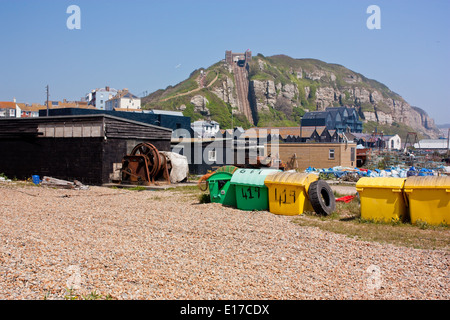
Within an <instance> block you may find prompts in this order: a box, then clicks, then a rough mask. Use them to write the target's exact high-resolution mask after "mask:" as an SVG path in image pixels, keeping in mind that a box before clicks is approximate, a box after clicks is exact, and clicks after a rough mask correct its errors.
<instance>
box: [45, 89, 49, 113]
mask: <svg viewBox="0 0 450 320" xmlns="http://www.w3.org/2000/svg"><path fill="white" fill-rule="evenodd" d="M45 89H47V117H48V97H49V90H48V85H47V86H46V87H45Z"/></svg>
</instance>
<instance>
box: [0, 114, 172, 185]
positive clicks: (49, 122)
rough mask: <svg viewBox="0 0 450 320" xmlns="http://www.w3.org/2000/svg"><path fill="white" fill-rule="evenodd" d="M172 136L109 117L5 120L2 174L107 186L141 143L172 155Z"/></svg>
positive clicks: (0, 128) (0, 142)
mask: <svg viewBox="0 0 450 320" xmlns="http://www.w3.org/2000/svg"><path fill="white" fill-rule="evenodd" d="M171 134H172V130H171V129H168V128H163V127H159V126H155V125H150V124H146V123H142V122H137V121H132V120H128V119H124V118H119V117H114V116H110V115H105V114H98V115H78V116H57V117H39V118H17V119H11V118H8V119H0V173H4V174H5V175H6V176H8V177H10V178H14V177H16V178H17V179H27V178H30V177H31V176H32V175H39V176H41V179H42V176H50V177H53V178H57V179H63V180H69V181H73V180H78V181H80V182H82V183H83V184H88V185H103V184H107V183H109V182H111V180H112V177H113V174H114V171H115V170H117V168H118V167H120V164H121V161H122V158H123V157H124V156H125V155H127V154H129V153H130V152H131V150H132V149H133V147H135V146H136V145H137V144H139V143H142V142H148V143H151V144H153V145H154V146H155V147H156V148H158V150H160V151H170V139H171Z"/></svg>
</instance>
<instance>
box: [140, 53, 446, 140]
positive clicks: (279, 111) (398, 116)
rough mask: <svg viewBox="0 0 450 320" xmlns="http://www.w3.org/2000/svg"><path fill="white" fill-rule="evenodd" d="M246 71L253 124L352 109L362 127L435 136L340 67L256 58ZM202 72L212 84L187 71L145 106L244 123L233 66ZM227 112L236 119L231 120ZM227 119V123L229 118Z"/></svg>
mask: <svg viewBox="0 0 450 320" xmlns="http://www.w3.org/2000/svg"><path fill="white" fill-rule="evenodd" d="M248 70H249V72H248V79H249V97H248V98H249V101H250V104H251V108H252V109H253V112H252V113H253V117H254V118H255V120H256V121H255V122H256V124H257V125H259V126H268V125H271V126H295V125H298V124H299V123H300V120H301V116H302V115H303V114H304V113H305V112H307V111H316V110H318V111H320V110H324V109H325V108H327V107H332V106H342V105H346V106H351V107H355V108H357V110H358V112H359V115H360V117H361V119H362V120H363V121H364V122H366V124H367V126H368V127H371V128H374V126H379V125H381V126H385V128H386V127H393V128H394V127H400V126H402V128H403V129H404V130H411V131H416V132H418V133H420V134H422V135H423V136H426V137H430V138H436V137H438V136H439V130H438V128H437V127H436V125H435V122H434V120H433V119H432V118H430V117H429V116H428V115H427V113H426V112H425V111H423V110H422V109H420V108H417V107H412V106H411V105H410V104H408V103H407V102H406V101H405V100H404V99H403V98H402V97H401V96H400V95H398V94H396V93H395V92H392V91H391V90H390V89H389V88H387V87H386V86H385V85H383V84H381V83H379V82H377V81H374V80H370V79H367V78H366V77H364V76H363V75H361V74H359V73H356V72H354V71H351V70H349V69H347V68H345V67H343V66H340V65H336V64H328V63H325V62H323V61H320V60H314V59H293V58H290V57H287V56H284V55H279V56H272V57H264V56H262V55H260V54H259V55H257V56H254V57H253V58H252V61H251V63H250V65H249V69H248ZM205 73H206V74H211V75H216V74H217V75H218V77H217V79H216V80H215V81H212V80H211V79H213V76H211V77H210V78H209V79H210V80H209V81H212V82H213V83H212V84H211V85H208V86H206V87H203V88H199V87H198V85H197V82H198V81H195V79H197V78H198V77H199V73H198V72H193V73H192V74H191V77H190V78H189V79H187V80H186V81H184V82H182V83H180V84H179V85H177V86H175V87H170V88H168V89H166V90H158V91H157V92H155V93H153V94H151V95H149V96H148V97H146V98H144V103H146V104H148V107H150V108H151V107H158V108H168V109H175V110H182V111H183V113H185V115H188V116H190V117H191V118H192V117H193V118H194V119H200V118H204V117H205V116H206V117H207V118H208V119H212V120H215V121H218V122H219V123H220V124H221V126H222V127H227V126H229V125H233V124H234V125H244V124H246V123H247V125H249V123H248V121H246V119H245V115H243V114H240V111H239V108H238V104H239V103H238V97H237V93H236V92H237V90H238V88H237V87H236V79H235V75H234V73H233V68H232V67H231V66H230V65H228V64H227V63H225V62H224V61H222V62H219V63H217V64H215V65H213V66H211V67H210V68H208V69H207V70H206V72H205ZM208 83H210V82H208ZM191 92H192V93H191ZM170 96H172V97H173V98H170ZM231 114H235V115H236V116H235V117H231ZM231 118H233V120H229V119H231ZM232 121H234V122H232ZM236 121H239V122H236ZM369 125H370V126H369Z"/></svg>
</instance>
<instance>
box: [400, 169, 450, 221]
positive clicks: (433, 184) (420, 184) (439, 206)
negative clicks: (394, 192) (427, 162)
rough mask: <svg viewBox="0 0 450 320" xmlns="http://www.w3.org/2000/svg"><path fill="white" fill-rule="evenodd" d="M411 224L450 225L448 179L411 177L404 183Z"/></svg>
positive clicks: (441, 177)
mask: <svg viewBox="0 0 450 320" xmlns="http://www.w3.org/2000/svg"><path fill="white" fill-rule="evenodd" d="M405 193H406V195H407V198H408V200H409V214H410V217H411V223H413V224H415V223H416V222H418V221H422V222H426V223H428V224H430V225H439V224H447V225H449V224H450V177H447V176H425V177H421V176H413V177H409V178H408V179H407V180H406V183H405Z"/></svg>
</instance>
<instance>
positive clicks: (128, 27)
mask: <svg viewBox="0 0 450 320" xmlns="http://www.w3.org/2000/svg"><path fill="white" fill-rule="evenodd" d="M70 5H78V6H79V7H80V10H81V29H80V30H69V29H68V28H67V26H66V21H67V19H68V18H69V17H70V14H68V13H66V10H67V7H68V6H70ZM370 5H377V6H379V7H380V9H381V29H379V30H369V29H368V28H367V27H366V21H367V19H368V18H369V16H370V14H368V13H366V10H367V8H368V6H370ZM449 14H450V1H448V0H429V1H424V0H421V1H417V0H408V1H407V0H392V1H384V0H383V1H379V0H371V1H365V0H342V1H335V0H323V1H320V0H319V1H301V0H295V1H290V0H259V1H254V0H241V1H237V0H228V1H219V0H207V1H206V0H165V1H150V0H127V1H125V0H108V1H106V0H89V1H77V0H70V1H66V0H52V1H50V0H0V36H1V40H2V47H1V50H0V101H11V100H12V99H13V98H14V97H15V98H16V100H17V101H18V102H27V103H32V102H38V103H44V101H45V86H46V85H47V84H48V85H49V86H50V94H51V97H50V98H51V99H53V100H62V99H64V98H65V99H67V100H79V99H80V98H81V97H83V96H84V95H85V94H86V93H88V92H89V91H90V90H91V89H95V88H99V87H104V86H110V87H113V88H117V89H122V88H129V89H130V90H131V91H132V92H133V93H134V94H136V95H142V93H143V92H145V91H147V92H148V93H151V92H153V91H155V90H158V89H163V88H166V87H167V86H169V85H175V84H177V83H179V82H180V81H182V80H184V79H186V78H187V77H188V76H189V74H190V73H191V72H192V71H194V70H195V69H198V68H200V67H209V66H210V65H212V64H214V63H216V62H217V61H219V60H221V59H223V58H224V55H225V50H233V51H235V52H243V51H245V50H247V49H250V50H251V51H252V53H253V54H254V55H256V54H258V53H262V54H263V55H265V56H270V55H274V54H286V55H288V56H291V57H293V58H315V59H320V60H323V61H325V62H329V63H337V64H341V65H343V66H345V67H347V68H349V69H351V70H353V71H356V72H359V73H361V74H363V75H365V76H366V77H368V78H371V79H375V80H377V81H380V82H382V83H384V84H385V85H387V86H388V87H389V88H390V89H391V90H392V91H395V92H397V93H398V94H400V95H401V96H403V98H404V99H405V100H406V101H408V102H409V103H410V104H411V105H413V106H418V107H421V108H422V109H424V110H425V111H427V112H428V114H429V115H430V116H431V117H433V118H434V119H435V120H436V122H437V123H438V124H440V123H450V87H449V82H450V78H449V75H450V62H449V57H450V18H449Z"/></svg>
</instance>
